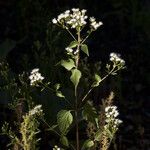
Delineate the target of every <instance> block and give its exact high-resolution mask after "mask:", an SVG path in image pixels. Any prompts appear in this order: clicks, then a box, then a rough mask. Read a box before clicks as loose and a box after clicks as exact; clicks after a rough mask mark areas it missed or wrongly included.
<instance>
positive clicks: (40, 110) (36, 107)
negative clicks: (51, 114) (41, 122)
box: [29, 105, 43, 116]
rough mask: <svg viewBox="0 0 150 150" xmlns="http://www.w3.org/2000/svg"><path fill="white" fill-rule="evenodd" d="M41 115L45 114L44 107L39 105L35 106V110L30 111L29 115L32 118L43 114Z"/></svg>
mask: <svg viewBox="0 0 150 150" xmlns="http://www.w3.org/2000/svg"><path fill="white" fill-rule="evenodd" d="M41 113H43V110H42V105H37V106H35V107H34V108H33V109H31V110H30V111H29V115H30V116H33V115H38V114H41Z"/></svg>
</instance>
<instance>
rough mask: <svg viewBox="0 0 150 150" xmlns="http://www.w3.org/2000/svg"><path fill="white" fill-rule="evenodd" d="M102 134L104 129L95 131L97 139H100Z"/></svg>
mask: <svg viewBox="0 0 150 150" xmlns="http://www.w3.org/2000/svg"><path fill="white" fill-rule="evenodd" d="M101 136H102V130H101V129H99V130H98V131H97V132H96V133H95V135H94V139H95V141H100V139H101Z"/></svg>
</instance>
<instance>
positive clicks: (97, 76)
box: [92, 74, 101, 87]
mask: <svg viewBox="0 0 150 150" xmlns="http://www.w3.org/2000/svg"><path fill="white" fill-rule="evenodd" d="M94 80H95V81H94V83H93V84H92V87H97V86H99V83H100V82H101V77H100V76H99V75H98V74H95V75H94Z"/></svg>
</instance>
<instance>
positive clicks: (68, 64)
mask: <svg viewBox="0 0 150 150" xmlns="http://www.w3.org/2000/svg"><path fill="white" fill-rule="evenodd" d="M60 63H61V65H62V66H63V67H64V68H66V69H67V70H71V69H72V68H73V67H75V64H74V61H73V60H72V59H69V60H61V62H60Z"/></svg>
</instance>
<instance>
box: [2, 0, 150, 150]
mask: <svg viewBox="0 0 150 150" xmlns="http://www.w3.org/2000/svg"><path fill="white" fill-rule="evenodd" d="M73 7H79V8H81V9H87V14H88V16H95V18H97V20H100V21H102V22H103V24H104V25H103V26H102V27H101V28H100V29H98V30H97V31H96V32H95V33H93V34H92V35H91V37H90V38H89V39H88V41H87V44H88V45H89V50H90V59H89V62H91V63H94V62H97V61H102V62H103V63H106V62H107V60H108V59H109V53H110V52H112V51H113V52H118V53H121V55H122V58H124V60H125V61H126V66H127V68H126V69H125V70H123V71H121V73H120V74H119V76H118V77H111V78H109V79H108V81H107V82H105V83H104V85H103V86H102V87H101V88H99V89H97V90H95V91H94V92H93V99H94V102H95V103H98V101H100V99H101V98H103V97H106V96H107V95H108V93H109V91H110V90H113V91H114V92H115V95H116V99H117V101H116V103H117V105H118V107H119V110H120V114H121V119H122V120H123V122H124V123H123V125H122V126H121V127H120V131H119V133H118V135H117V141H118V142H117V146H118V149H119V150H149V149H150V128H149V124H150V95H149V90H148V86H149V83H150V72H149V66H150V64H149V58H150V52H149V51H150V44H149V41H150V1H149V0H79V1H77V0H18V1H17V0H11V1H9V0H5V1H2V0H1V1H0V60H3V59H6V60H7V62H8V63H9V66H10V68H11V72H13V74H16V75H18V74H21V73H22V72H23V71H26V72H29V71H30V70H31V69H33V68H34V67H39V68H40V70H41V72H42V73H43V74H45V76H47V77H48V78H49V79H50V80H51V81H54V80H59V79H60V78H61V76H60V75H59V74H54V73H53V70H55V69H54V65H55V64H56V63H57V62H58V61H59V60H60V59H61V56H62V54H63V51H64V48H65V47H66V45H67V43H68V42H69V41H70V37H69V35H68V34H67V33H66V32H64V31H61V30H60V29H59V28H58V27H55V26H53V25H52V23H51V20H52V18H53V17H56V16H57V15H58V14H60V13H61V12H63V11H65V10H66V9H71V8H73ZM62 80H63V79H62ZM64 80H65V79H64ZM95 93H96V94H95ZM95 95H96V96H95ZM6 97H7V96H5V97H4V96H3V95H2V94H1V95H0V103H1V105H4V104H6V103H7V102H8V100H7V98H6ZM45 99H46V98H45ZM43 103H44V102H43ZM44 104H45V105H46V104H47V103H44ZM47 107H48V106H47ZM1 110H2V109H1ZM2 113H3V112H2V111H1V114H2ZM0 145H1V144H0ZM0 147H1V146H0Z"/></svg>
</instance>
